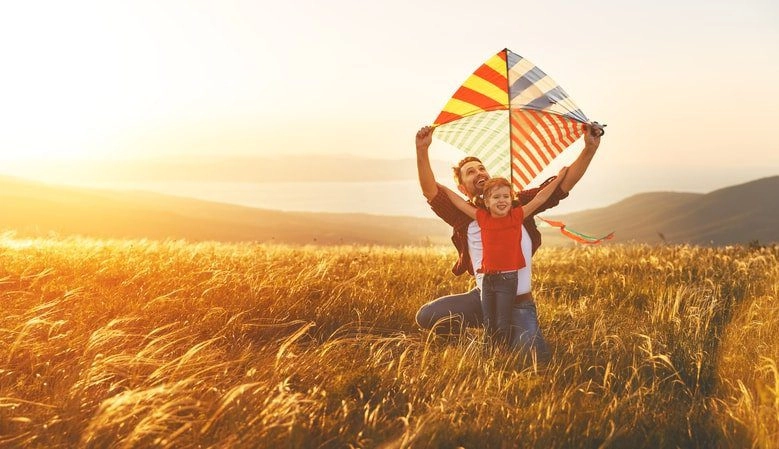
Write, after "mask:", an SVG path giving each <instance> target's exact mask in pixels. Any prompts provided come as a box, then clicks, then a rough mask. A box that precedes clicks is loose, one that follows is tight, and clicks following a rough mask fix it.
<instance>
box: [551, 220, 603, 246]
mask: <svg viewBox="0 0 779 449" xmlns="http://www.w3.org/2000/svg"><path fill="white" fill-rule="evenodd" d="M538 218H541V220H543V221H544V222H546V223H547V224H549V225H550V226H553V227H555V228H560V232H561V233H562V234H563V235H564V236H566V237H568V238H570V239H571V240H574V241H576V242H579V243H584V244H588V245H595V244H598V243H601V242H604V241H606V240H611V239H612V238H613V237H614V233H613V232H612V233H610V234H608V235H606V236H603V237H592V236H589V235H586V234H582V233H581V232H576V231H574V230H573V229H568V228H567V227H566V226H565V223H563V222H562V221H554V220H547V219H546V218H542V217H538Z"/></svg>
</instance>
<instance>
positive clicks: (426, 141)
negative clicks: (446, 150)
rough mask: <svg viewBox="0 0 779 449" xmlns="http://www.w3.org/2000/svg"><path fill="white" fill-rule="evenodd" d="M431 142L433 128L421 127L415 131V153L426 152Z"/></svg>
mask: <svg viewBox="0 0 779 449" xmlns="http://www.w3.org/2000/svg"><path fill="white" fill-rule="evenodd" d="M432 142H433V127H432V126H423V127H422V128H420V129H419V131H417V152H419V151H427V149H428V148H429V147H430V143H432Z"/></svg>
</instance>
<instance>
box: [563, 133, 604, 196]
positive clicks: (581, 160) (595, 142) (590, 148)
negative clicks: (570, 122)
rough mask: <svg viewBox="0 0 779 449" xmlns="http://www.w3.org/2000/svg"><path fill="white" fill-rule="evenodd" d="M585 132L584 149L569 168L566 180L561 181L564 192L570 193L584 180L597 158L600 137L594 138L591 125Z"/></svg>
mask: <svg viewBox="0 0 779 449" xmlns="http://www.w3.org/2000/svg"><path fill="white" fill-rule="evenodd" d="M585 126H586V129H585V130H584V149H583V150H582V152H581V153H580V154H579V157H577V158H576V160H575V161H573V164H571V166H570V167H568V173H567V174H566V176H565V179H563V180H562V181H560V189H561V190H562V191H563V192H566V193H568V192H570V191H571V189H573V186H575V185H576V183H577V182H579V180H580V179H582V176H584V172H585V171H587V167H589V166H590V162H591V161H592V157H593V156H595V151H596V150H597V149H598V147H599V146H600V136H593V135H592V133H591V132H590V131H591V127H590V125H585Z"/></svg>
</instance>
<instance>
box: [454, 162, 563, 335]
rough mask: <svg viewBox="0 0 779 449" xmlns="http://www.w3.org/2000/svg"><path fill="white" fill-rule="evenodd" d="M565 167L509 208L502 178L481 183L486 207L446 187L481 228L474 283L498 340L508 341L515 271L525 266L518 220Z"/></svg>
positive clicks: (508, 190)
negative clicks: (532, 194)
mask: <svg viewBox="0 0 779 449" xmlns="http://www.w3.org/2000/svg"><path fill="white" fill-rule="evenodd" d="M566 170H567V168H564V169H563V170H561V171H560V174H559V175H558V176H557V178H556V179H555V180H554V181H552V182H550V183H549V184H548V185H547V186H546V187H544V188H543V189H542V190H541V191H540V192H539V193H538V195H536V196H535V197H534V198H533V200H531V201H530V202H528V203H527V204H525V205H524V206H521V207H520V206H516V207H512V202H513V200H514V194H513V191H512V189H511V184H510V183H509V181H508V180H507V179H505V178H491V179H489V180H488V181H487V182H486V183H485V184H484V187H483V193H482V198H483V201H484V207H485V208H486V210H485V209H482V208H477V207H475V206H474V205H472V204H471V203H469V202H467V201H465V200H463V199H462V197H460V196H459V195H457V194H455V193H454V192H452V191H449V189H447V194H448V195H449V197H450V199H451V200H452V203H454V205H455V206H457V208H458V209H460V210H461V211H463V212H464V213H465V214H467V215H468V216H470V217H471V218H473V219H475V220H476V222H477V224H478V225H479V228H480V229H481V231H480V232H481V239H482V248H483V259H482V264H481V267H480V268H479V269H478V270H477V282H478V281H479V280H481V282H480V284H481V285H479V288H480V289H481V309H482V315H483V319H484V326H485V329H486V332H487V335H488V336H489V337H492V338H494V340H495V341H496V342H498V343H501V344H506V343H508V342H509V339H510V333H511V313H512V309H513V306H514V298H515V297H516V294H517V270H519V269H520V268H523V267H524V266H525V259H524V257H523V256H522V250H521V247H520V241H521V238H522V222H523V221H524V220H525V217H527V216H530V215H532V214H533V212H535V211H536V209H538V207H539V206H541V205H542V204H544V202H546V200H547V199H548V198H549V197H550V196H551V195H552V193H553V192H554V191H555V189H556V188H557V185H558V184H559V183H560V181H561V180H562V179H563V178H564V177H565V173H566Z"/></svg>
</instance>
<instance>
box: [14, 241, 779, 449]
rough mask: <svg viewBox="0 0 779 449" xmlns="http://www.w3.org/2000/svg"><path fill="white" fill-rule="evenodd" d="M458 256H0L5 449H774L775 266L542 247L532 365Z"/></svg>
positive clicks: (731, 255) (658, 250) (139, 249)
mask: <svg viewBox="0 0 779 449" xmlns="http://www.w3.org/2000/svg"><path fill="white" fill-rule="evenodd" d="M453 251H454V250H453V249H452V248H449V247H447V248H407V249H391V248H379V247H298V248H293V247H282V246H265V245H248V244H247V245H240V244H235V245H228V244H216V243H213V244H211V243H201V244H188V243H185V242H164V243H163V242H150V241H101V240H85V239H60V240H20V239H14V238H12V237H11V236H7V237H5V238H3V239H0V310H2V312H1V313H0V447H41V448H43V447H46V448H49V447H54V448H64V447H86V448H104V447H117V448H131V447H171V448H173V447H177V448H178V447H182V448H189V447H193V448H194V447H198V448H206V447H215V448H217V447H218V448H227V447H246V448H253V447H273V448H287V447H295V448H316V447H325V448H342V447H380V448H401V447H414V448H416V447H420V448H426V447H460V446H462V447H467V448H476V447H532V448H565V447H581V448H605V447H617V448H675V447H682V448H696V447H699V448H716V447H728V448H730V447H732V448H742V447H747V448H748V447H757V448H776V447H779V370H778V368H777V361H779V291H778V290H779V248H776V247H770V248H744V247H728V248H718V249H711V248H699V247H688V246H666V247H649V246H606V247H597V248H576V249H561V248H543V249H542V250H541V251H540V252H539V253H538V254H537V255H536V257H535V258H534V292H535V296H536V300H537V303H538V308H539V315H540V320H541V324H542V327H543V329H544V332H545V334H546V336H547V338H548V340H549V342H550V344H551V347H552V350H553V355H552V358H551V360H549V361H548V362H546V363H542V364H538V363H533V361H532V360H530V361H525V360H520V359H519V358H518V357H517V356H516V355H514V354H511V353H509V352H505V351H497V352H495V353H493V354H486V353H485V352H484V351H482V348H481V345H480V343H479V333H478V331H477V330H469V331H468V332H466V333H464V334H463V335H462V336H461V337H459V338H449V339H443V338H441V337H435V336H434V335H432V334H429V333H426V332H423V331H420V330H419V329H418V328H417V327H416V325H415V324H414V315H415V313H416V310H417V309H418V307H419V306H420V305H421V304H422V303H424V302H426V301H428V300H430V299H432V298H435V297H437V296H441V295H445V294H449V293H454V292H461V291H465V290H466V289H467V288H469V287H470V284H469V282H470V280H469V279H467V278H466V277H460V278H456V277H454V276H453V275H451V273H450V272H449V269H450V266H451V263H452V262H453V257H454V254H453Z"/></svg>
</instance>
